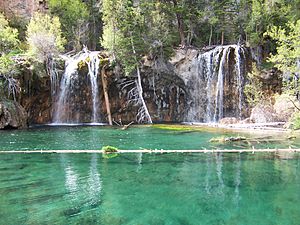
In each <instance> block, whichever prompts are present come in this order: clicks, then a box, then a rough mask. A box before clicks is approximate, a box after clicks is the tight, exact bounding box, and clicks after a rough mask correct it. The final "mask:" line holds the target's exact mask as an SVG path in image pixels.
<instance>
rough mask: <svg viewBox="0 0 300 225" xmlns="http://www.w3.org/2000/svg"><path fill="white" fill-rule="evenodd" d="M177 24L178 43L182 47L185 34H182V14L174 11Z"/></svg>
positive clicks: (175, 5)
mask: <svg viewBox="0 0 300 225" xmlns="http://www.w3.org/2000/svg"><path fill="white" fill-rule="evenodd" d="M173 4H174V7H175V8H176V7H177V6H178V3H177V0H173ZM176 18H177V24H178V32H179V37H180V44H181V46H182V47H185V46H186V41H185V35H184V22H183V18H182V14H181V13H178V12H176Z"/></svg>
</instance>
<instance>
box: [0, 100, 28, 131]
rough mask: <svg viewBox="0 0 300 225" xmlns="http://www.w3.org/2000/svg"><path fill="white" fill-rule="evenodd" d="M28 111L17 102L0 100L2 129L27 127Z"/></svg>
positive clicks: (0, 124) (0, 127) (0, 126)
mask: <svg viewBox="0 0 300 225" xmlns="http://www.w3.org/2000/svg"><path fill="white" fill-rule="evenodd" d="M26 127H27V113H26V111H25V109H24V108H23V107H22V106H21V105H20V104H19V103H17V102H13V101H9V100H5V101H0V129H10V128H26Z"/></svg>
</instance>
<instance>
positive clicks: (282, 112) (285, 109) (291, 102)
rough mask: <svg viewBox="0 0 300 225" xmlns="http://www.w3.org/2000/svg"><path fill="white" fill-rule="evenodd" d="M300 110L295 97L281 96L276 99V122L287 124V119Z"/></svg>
mask: <svg viewBox="0 0 300 225" xmlns="http://www.w3.org/2000/svg"><path fill="white" fill-rule="evenodd" d="M296 107H297V108H298V109H300V104H299V101H298V100H297V99H296V98H295V97H291V96H288V95H286V94H282V95H280V96H278V97H277V98H276V101H275V104H274V110H275V112H276V114H277V117H278V120H279V121H281V122H288V121H289V118H290V117H291V116H292V115H293V114H294V113H295V112H297V111H299V110H298V109H297V108H296Z"/></svg>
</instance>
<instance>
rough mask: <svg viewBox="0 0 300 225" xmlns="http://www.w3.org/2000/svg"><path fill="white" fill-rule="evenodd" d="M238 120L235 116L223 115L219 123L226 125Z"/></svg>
mask: <svg viewBox="0 0 300 225" xmlns="http://www.w3.org/2000/svg"><path fill="white" fill-rule="evenodd" d="M238 122H239V120H238V119H237V118H235V117H225V118H223V119H221V120H220V121H219V124H222V125H228V124H236V123H238Z"/></svg>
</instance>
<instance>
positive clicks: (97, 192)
mask: <svg viewBox="0 0 300 225" xmlns="http://www.w3.org/2000/svg"><path fill="white" fill-rule="evenodd" d="M97 166H98V154H92V158H91V164H90V172H89V176H88V182H87V183H88V188H87V190H88V193H87V196H88V197H89V204H90V205H91V206H96V205H98V204H99V203H100V201H101V190H102V181H101V177H100V173H99V171H98V168H97Z"/></svg>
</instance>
